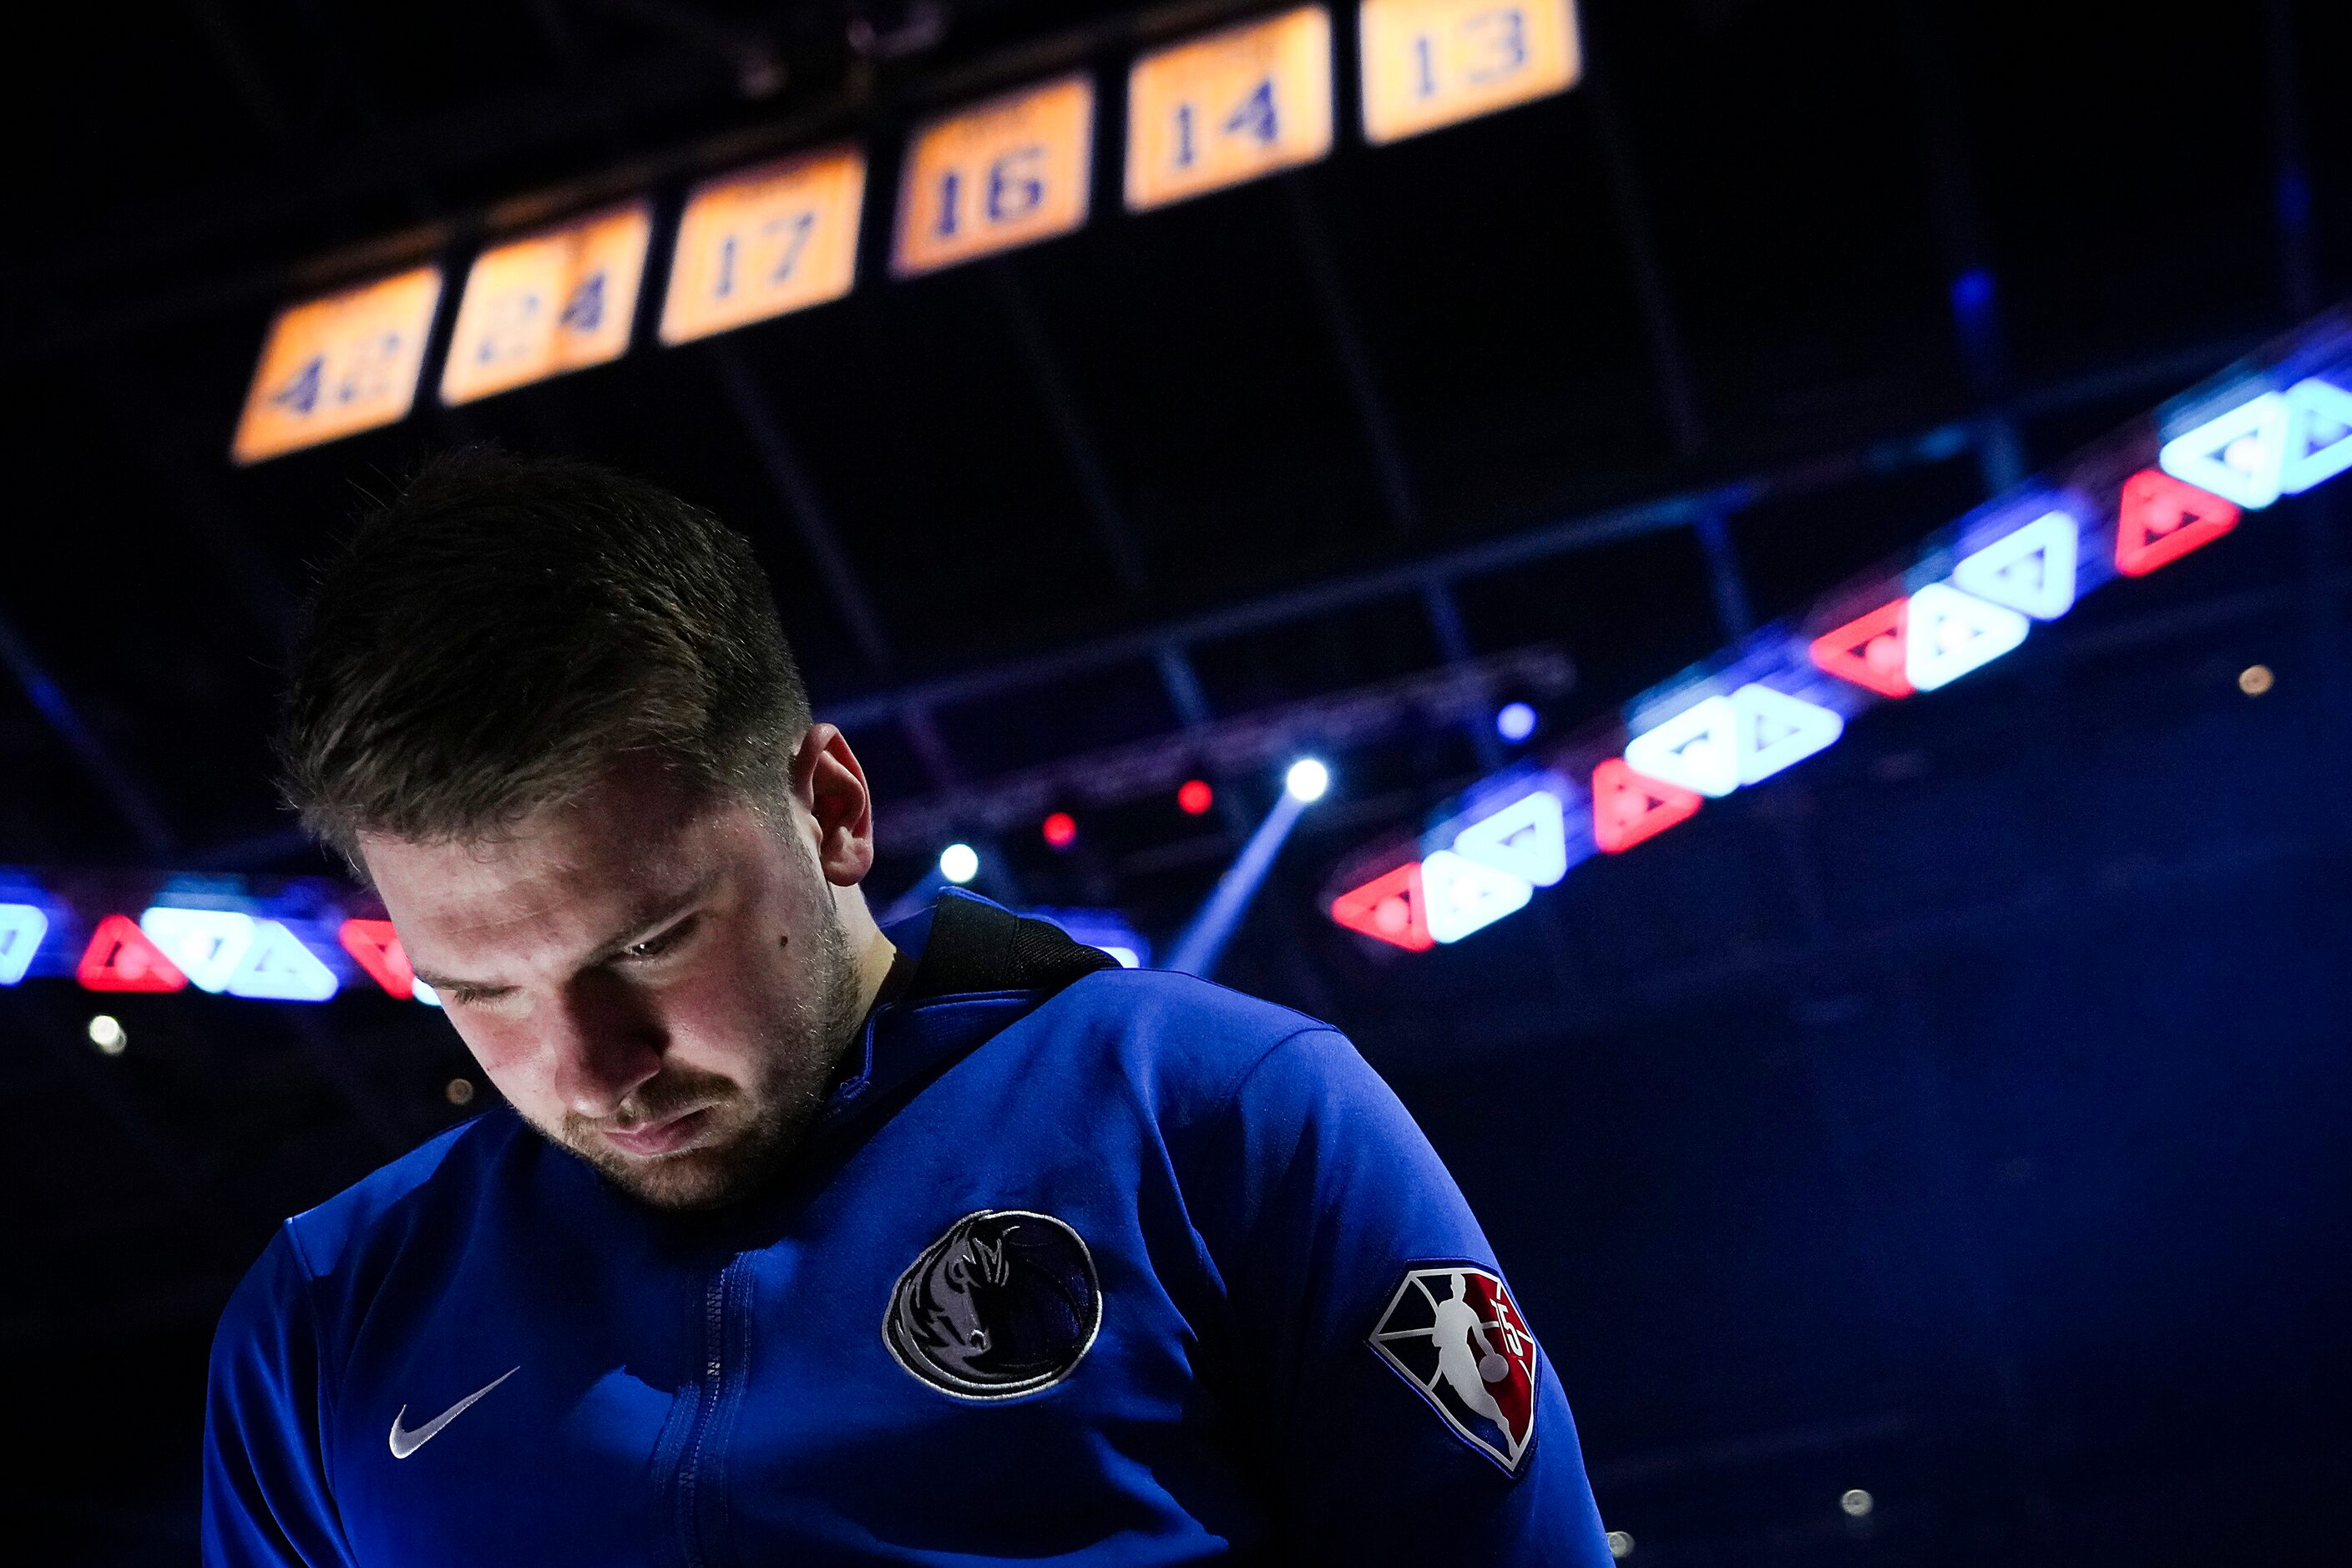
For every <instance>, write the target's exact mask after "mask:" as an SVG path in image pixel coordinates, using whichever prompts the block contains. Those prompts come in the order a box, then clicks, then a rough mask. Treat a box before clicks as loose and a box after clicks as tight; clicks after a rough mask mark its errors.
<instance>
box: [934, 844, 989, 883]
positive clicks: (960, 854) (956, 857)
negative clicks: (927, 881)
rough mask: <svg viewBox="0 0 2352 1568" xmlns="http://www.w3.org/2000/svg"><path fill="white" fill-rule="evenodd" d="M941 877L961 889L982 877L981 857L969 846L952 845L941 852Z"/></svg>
mask: <svg viewBox="0 0 2352 1568" xmlns="http://www.w3.org/2000/svg"><path fill="white" fill-rule="evenodd" d="M979 875H980V856H979V854H978V853H977V852H976V851H975V850H974V849H973V848H972V847H971V845H969V844H950V845H949V846H948V847H946V848H944V849H942V850H940V876H942V877H945V878H946V879H948V880H949V881H950V882H953V883H955V884H956V885H957V886H958V887H961V886H962V885H963V884H964V883H966V882H969V881H971V879H973V878H974V877H977V876H979Z"/></svg>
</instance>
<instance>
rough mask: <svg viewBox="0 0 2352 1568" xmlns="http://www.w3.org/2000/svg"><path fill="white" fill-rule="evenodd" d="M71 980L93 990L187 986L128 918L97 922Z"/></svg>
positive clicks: (161, 950) (161, 953) (150, 989)
mask: <svg viewBox="0 0 2352 1568" xmlns="http://www.w3.org/2000/svg"><path fill="white" fill-rule="evenodd" d="M74 978H75V979H77V980H79V981H80V982H81V983H82V984H83V985H84V986H85V987H87V988H88V989H89V990H92V991H177V990H179V989H180V988H181V987H182V986H184V985H185V984H187V983H188V977H187V976H186V975H184V974H183V973H180V970H179V966H178V965H176V964H174V963H173V962H172V961H171V960H170V959H168V958H166V957H164V956H163V949H161V948H159V947H157V946H156V945H155V944H154V943H153V942H150V941H149V940H148V939H147V933H146V932H145V931H141V930H140V929H139V923H138V922H137V921H134V920H132V919H131V917H130V916H129V915H109V916H107V917H106V918H105V919H104V920H102V921H99V922H98V929H97V930H96V931H91V932H90V933H89V946H88V947H86V948H84V949H83V950H82V955H81V963H80V964H79V966H78V967H77V968H76V969H75V970H74Z"/></svg>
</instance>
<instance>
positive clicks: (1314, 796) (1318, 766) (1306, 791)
mask: <svg viewBox="0 0 2352 1568" xmlns="http://www.w3.org/2000/svg"><path fill="white" fill-rule="evenodd" d="M1282 786H1283V788H1285V789H1286V790H1288V791H1289V792H1290V793H1291V795H1293V796H1295V797H1296V798H1297V799H1299V800H1302V801H1304V802H1306V803H1307V805H1314V804H1315V803H1316V802H1317V801H1318V800H1321V799H1322V798H1323V792H1324V791H1325V790H1328V789H1329V788H1330V787H1331V770H1330V769H1329V768H1327V767H1325V766H1324V765H1323V764H1322V763H1319V762H1318V761H1316V760H1315V759H1314V758H1313V757H1301V758H1299V759H1298V760H1297V762H1295V763H1291V764H1290V772H1289V773H1288V774H1287V775H1286V776H1285V777H1284V779H1283V781H1282Z"/></svg>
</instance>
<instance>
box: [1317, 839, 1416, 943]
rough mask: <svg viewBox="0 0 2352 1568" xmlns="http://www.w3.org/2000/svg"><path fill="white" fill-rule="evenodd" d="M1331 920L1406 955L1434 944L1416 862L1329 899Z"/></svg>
mask: <svg viewBox="0 0 2352 1568" xmlns="http://www.w3.org/2000/svg"><path fill="white" fill-rule="evenodd" d="M1331 918H1332V919H1333V920H1334V921H1338V922H1339V924H1341V925H1343V926H1346V927H1347V928H1348V929H1349V931H1356V932H1358V933H1360V934H1361V935H1364V936H1369V937H1373V938H1375V939H1377V940H1379V941H1381V942H1388V943H1390V944H1391V945H1392V946H1396V947H1401V948H1402V949H1404V950H1405V951H1406V952H1428V951H1429V950H1430V949H1431V948H1432V947H1433V946H1434V945H1436V944H1435V943H1434V942H1433V941H1432V939H1431V937H1430V934H1429V900H1427V898H1426V897H1424V896H1423V891H1422V882H1421V862H1420V861H1418V860H1415V861H1412V862H1411V863H1410V864H1407V865H1403V866H1400V867H1398V868H1396V869H1395V870H1393V871H1390V872H1387V873H1386V874H1384V875H1382V876H1379V877H1375V878H1373V879H1371V880H1370V881H1369V882H1366V883H1364V884H1363V885H1362V886H1361V887H1357V888H1350V889H1348V890H1347V891H1346V892H1344V893H1342V894H1340V895H1339V897H1338V898H1336V899H1334V900H1331Z"/></svg>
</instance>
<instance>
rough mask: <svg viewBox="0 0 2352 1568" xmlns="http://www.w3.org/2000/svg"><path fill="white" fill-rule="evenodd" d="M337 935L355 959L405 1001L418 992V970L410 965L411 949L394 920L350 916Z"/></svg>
mask: <svg viewBox="0 0 2352 1568" xmlns="http://www.w3.org/2000/svg"><path fill="white" fill-rule="evenodd" d="M335 937H336V940H337V941H339V942H341V943H342V944H343V951H344V952H348V953H350V954H351V955H352V962H353V963H357V964H358V965H359V966H360V967H361V968H362V969H364V970H366V971H367V972H368V978H369V979H371V980H373V981H374V982H375V983H376V984H378V985H381V986H383V988H384V990H385V991H387V992H389V993H390V994H393V995H394V996H397V997H399V998H400V999H401V1000H402V1001H404V1002H405V1001H407V1000H408V999H409V998H410V997H411V996H414V995H415V994H416V971H415V970H414V969H411V968H410V967H409V966H408V953H407V952H406V951H405V950H404V949H403V948H402V947H401V945H400V937H399V934H398V933H397V932H395V931H394V930H393V929H392V922H391V921H366V920H348V921H344V922H343V924H342V929H341V931H337V932H336V933H335Z"/></svg>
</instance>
